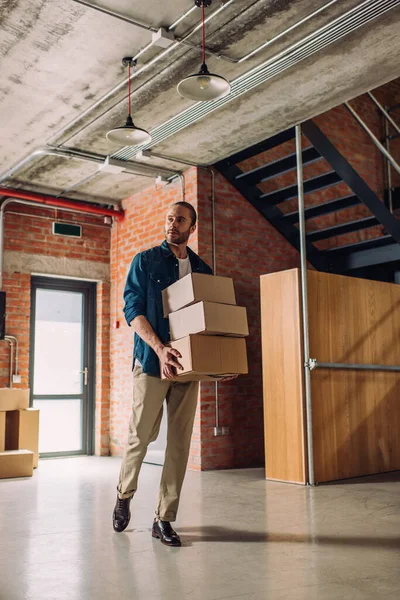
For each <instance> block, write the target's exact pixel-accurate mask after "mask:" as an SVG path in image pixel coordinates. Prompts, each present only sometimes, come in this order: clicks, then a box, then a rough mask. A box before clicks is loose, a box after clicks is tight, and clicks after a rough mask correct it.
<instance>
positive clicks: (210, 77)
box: [177, 63, 231, 101]
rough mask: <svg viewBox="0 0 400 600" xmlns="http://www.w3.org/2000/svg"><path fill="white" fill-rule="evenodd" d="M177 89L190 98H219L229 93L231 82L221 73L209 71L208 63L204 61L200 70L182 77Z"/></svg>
mask: <svg viewBox="0 0 400 600" xmlns="http://www.w3.org/2000/svg"><path fill="white" fill-rule="evenodd" d="M177 89H178V93H179V94H180V95H181V96H183V98H188V99H189V100H200V101H202V100H203V101H204V100H217V99H218V98H223V97H224V96H227V95H228V94H229V92H230V91H231V84H230V83H229V81H227V80H226V79H225V78H224V77H221V75H215V74H214V73H209V71H208V69H207V65H206V64H205V63H203V64H202V65H201V69H200V72H199V73H197V74H196V75H189V77H185V79H182V81H181V82H180V83H179V84H178V87H177Z"/></svg>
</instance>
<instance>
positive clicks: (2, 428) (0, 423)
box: [0, 412, 7, 452]
mask: <svg viewBox="0 0 400 600" xmlns="http://www.w3.org/2000/svg"><path fill="white" fill-rule="evenodd" d="M6 414H7V413H5V412H0V452H3V451H4V449H5V447H6V446H5V443H6Z"/></svg>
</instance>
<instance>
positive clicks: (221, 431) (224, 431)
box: [214, 427, 229, 436]
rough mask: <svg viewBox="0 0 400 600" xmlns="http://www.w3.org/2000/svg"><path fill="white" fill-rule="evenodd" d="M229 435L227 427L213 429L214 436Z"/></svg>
mask: <svg viewBox="0 0 400 600" xmlns="http://www.w3.org/2000/svg"><path fill="white" fill-rule="evenodd" d="M218 435H229V427H214V436H218Z"/></svg>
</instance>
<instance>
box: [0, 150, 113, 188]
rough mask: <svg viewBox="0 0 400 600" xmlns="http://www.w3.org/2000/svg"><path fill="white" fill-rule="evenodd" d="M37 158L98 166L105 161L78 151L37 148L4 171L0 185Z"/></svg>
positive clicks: (98, 155)
mask: <svg viewBox="0 0 400 600" xmlns="http://www.w3.org/2000/svg"><path fill="white" fill-rule="evenodd" d="M39 156H57V157H60V158H69V159H70V158H77V159H78V160H86V161H89V162H97V163H99V164H101V163H102V162H104V159H105V157H104V156H101V155H100V154H94V153H86V152H81V151H80V150H64V149H61V148H50V147H48V146H47V147H44V148H38V149H37V150H34V151H33V152H31V153H30V154H29V155H28V156H26V157H25V158H23V159H22V160H20V161H19V162H18V163H17V164H15V165H14V166H13V167H11V169H8V170H7V171H4V173H2V174H1V175H0V183H3V181H6V179H9V178H10V177H12V176H13V175H14V173H16V172H17V171H19V170H20V169H22V168H23V167H25V166H26V165H27V164H29V163H30V162H31V161H32V160H34V159H35V158H37V157H39Z"/></svg>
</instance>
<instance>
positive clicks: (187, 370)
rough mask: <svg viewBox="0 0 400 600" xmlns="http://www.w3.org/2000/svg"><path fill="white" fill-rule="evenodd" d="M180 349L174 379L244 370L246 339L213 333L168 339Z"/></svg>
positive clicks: (218, 376) (203, 378) (199, 378)
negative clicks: (180, 366)
mask: <svg viewBox="0 0 400 600" xmlns="http://www.w3.org/2000/svg"><path fill="white" fill-rule="evenodd" d="M170 346H171V348H175V349H176V350H178V352H180V354H181V355H182V358H180V359H179V362H180V363H181V365H182V366H183V371H179V372H178V373H177V377H176V379H175V380H176V381H215V380H216V379H221V378H223V377H229V376H230V375H240V374H245V373H247V372H248V366H247V353H246V340H245V339H244V338H229V337H222V336H214V335H198V334H197V335H189V336H187V337H185V338H182V339H180V340H175V341H173V342H170Z"/></svg>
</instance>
